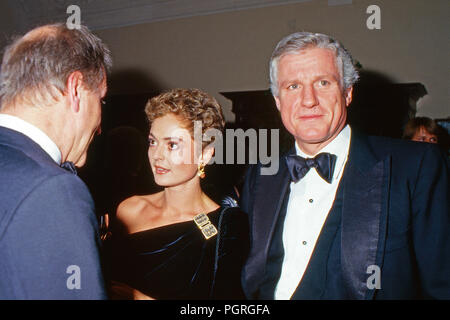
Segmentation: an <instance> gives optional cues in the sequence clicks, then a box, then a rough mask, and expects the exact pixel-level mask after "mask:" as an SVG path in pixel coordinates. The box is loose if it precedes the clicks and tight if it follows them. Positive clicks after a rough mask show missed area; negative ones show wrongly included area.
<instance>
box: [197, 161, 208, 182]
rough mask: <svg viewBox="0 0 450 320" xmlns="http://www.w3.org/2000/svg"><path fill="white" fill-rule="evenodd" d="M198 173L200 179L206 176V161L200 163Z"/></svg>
mask: <svg viewBox="0 0 450 320" xmlns="http://www.w3.org/2000/svg"><path fill="white" fill-rule="evenodd" d="M197 175H198V176H199V177H200V179H203V178H204V177H205V175H206V174H205V164H204V163H200V164H199V165H198V172H197Z"/></svg>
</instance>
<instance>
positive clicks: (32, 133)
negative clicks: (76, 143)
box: [0, 114, 61, 165]
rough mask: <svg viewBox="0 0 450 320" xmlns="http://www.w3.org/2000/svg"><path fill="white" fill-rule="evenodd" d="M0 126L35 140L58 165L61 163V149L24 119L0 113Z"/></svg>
mask: <svg viewBox="0 0 450 320" xmlns="http://www.w3.org/2000/svg"><path fill="white" fill-rule="evenodd" d="M0 126H2V127H5V128H8V129H11V130H14V131H18V132H20V133H22V134H24V135H26V136H27V137H28V138H30V139H31V140H33V141H34V142H36V143H37V144H38V145H39V146H40V147H41V148H42V149H43V150H44V151H45V152H46V153H48V155H49V156H50V157H51V158H52V159H53V161H55V162H56V163H57V164H58V165H59V164H60V163H61V151H60V150H59V148H58V146H57V145H56V144H55V143H54V142H53V141H52V139H50V138H49V136H48V135H46V134H45V133H44V132H43V131H42V130H41V129H39V128H38V127H36V126H34V125H32V124H31V123H29V122H26V121H25V120H22V119H20V118H18V117H15V116H11V115H9V114H0Z"/></svg>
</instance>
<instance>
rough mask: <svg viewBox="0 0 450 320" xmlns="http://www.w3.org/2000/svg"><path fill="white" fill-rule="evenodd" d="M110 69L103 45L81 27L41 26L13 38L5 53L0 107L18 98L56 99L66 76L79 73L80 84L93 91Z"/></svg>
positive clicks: (65, 80) (110, 60)
mask: <svg viewBox="0 0 450 320" xmlns="http://www.w3.org/2000/svg"><path fill="white" fill-rule="evenodd" d="M111 67H112V58H111V53H110V51H109V49H108V48H107V47H106V45H105V44H104V43H103V42H102V41H101V40H100V39H99V38H98V37H97V36H95V35H94V34H92V33H91V32H90V31H89V29H88V28H87V27H85V26H80V28H79V29H69V28H67V26H66V25H65V24H63V23H58V24H52V25H46V26H42V27H39V28H36V29H33V30H32V31H30V32H28V33H27V34H26V35H24V36H22V37H19V38H17V39H16V40H15V41H13V42H12V43H11V44H10V45H9V46H8V47H7V48H6V50H5V53H4V55H3V61H2V65H1V72H0V99H1V103H2V107H4V106H5V105H6V104H9V103H15V102H16V100H17V99H18V98H20V99H23V98H31V100H30V101H31V102H34V101H33V99H35V98H39V97H40V98H45V97H47V96H51V97H52V98H53V99H56V95H55V88H56V89H57V90H59V91H60V92H61V93H64V92H65V91H66V89H67V88H66V83H67V79H68V77H69V76H70V74H71V73H72V72H74V71H80V72H81V73H82V75H83V85H85V86H86V88H87V89H89V90H93V91H95V90H97V89H98V88H99V87H100V84H101V83H102V82H103V81H104V79H105V77H106V73H107V72H109V71H110V69H111Z"/></svg>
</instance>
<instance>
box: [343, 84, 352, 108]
mask: <svg viewBox="0 0 450 320" xmlns="http://www.w3.org/2000/svg"><path fill="white" fill-rule="evenodd" d="M344 98H345V106H346V107H348V106H349V105H350V103H351V102H352V99H353V87H350V88H348V89H347V90H345V92H344Z"/></svg>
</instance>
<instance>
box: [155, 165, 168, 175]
mask: <svg viewBox="0 0 450 320" xmlns="http://www.w3.org/2000/svg"><path fill="white" fill-rule="evenodd" d="M169 171H170V170H169V169H166V168H163V167H159V166H155V172H156V173H157V174H166V173H168V172H169Z"/></svg>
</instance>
